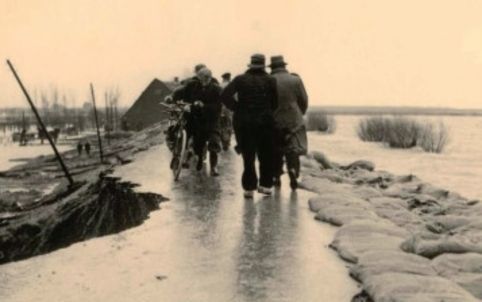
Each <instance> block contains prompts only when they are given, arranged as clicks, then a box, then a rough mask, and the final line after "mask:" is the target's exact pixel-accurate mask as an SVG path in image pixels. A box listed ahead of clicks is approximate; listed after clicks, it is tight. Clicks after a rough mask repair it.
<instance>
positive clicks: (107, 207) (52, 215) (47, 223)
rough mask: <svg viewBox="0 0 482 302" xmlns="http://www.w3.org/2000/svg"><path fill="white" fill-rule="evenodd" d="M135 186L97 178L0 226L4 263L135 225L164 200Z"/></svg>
mask: <svg viewBox="0 0 482 302" xmlns="http://www.w3.org/2000/svg"><path fill="white" fill-rule="evenodd" d="M134 186H135V185H133V184H131V183H129V182H121V181H119V180H118V179H116V178H111V177H99V179H98V180H97V181H96V182H94V183H93V184H86V185H84V187H82V188H79V189H78V190H77V191H76V192H74V193H72V194H71V195H69V196H67V197H66V198H63V199H62V200H60V201H58V202H56V203H54V204H51V205H49V206H44V207H42V209H41V211H33V212H30V213H26V214H25V215H24V216H22V217H21V218H19V219H17V220H15V221H14V222H13V223H12V225H7V226H3V227H2V228H1V229H0V240H1V247H0V250H1V255H0V256H1V258H0V263H6V262H9V261H14V260H20V259H24V258H28V257H31V256H34V255H39V254H43V253H46V252H50V251H53V250H56V249H59V248H62V247H66V246H68V245H70V244H72V243H75V242H78V241H82V240H86V239H89V238H93V237H98V236H103V235H108V234H112V233H117V232H120V231H122V230H125V229H128V228H131V227H134V226H137V225H139V224H141V223H142V222H143V221H144V220H145V219H147V218H148V216H149V212H151V211H153V210H155V209H158V208H159V203H160V202H161V201H163V200H165V198H163V197H162V196H160V195H158V194H153V193H137V192H135V191H134V190H133V189H132V188H133V187H134Z"/></svg>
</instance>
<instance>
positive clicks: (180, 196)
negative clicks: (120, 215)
mask: <svg viewBox="0 0 482 302" xmlns="http://www.w3.org/2000/svg"><path fill="white" fill-rule="evenodd" d="M240 161H241V159H240V157H238V156H236V155H235V154H234V152H232V151H228V152H227V153H224V154H223V156H222V157H221V166H220V172H221V176H220V177H217V178H213V177H210V176H208V175H207V172H206V171H205V170H203V171H202V172H195V171H192V172H187V171H186V170H183V172H182V173H183V174H181V179H180V181H179V182H173V181H172V177H171V173H170V171H169V169H168V164H169V154H168V151H167V150H166V148H165V146H158V147H155V148H153V149H150V150H148V151H146V152H143V153H140V154H139V155H138V158H137V159H136V161H135V162H133V163H131V164H129V165H126V166H122V167H120V168H118V169H117V170H116V173H115V174H116V175H118V176H121V177H122V178H123V179H125V180H129V181H133V182H136V183H139V184H141V186H140V187H138V188H137V190H139V191H145V192H157V193H160V194H162V195H164V196H166V197H169V198H170V201H168V202H165V203H162V204H161V210H159V211H155V212H152V213H151V217H150V219H148V220H147V221H146V222H145V223H144V224H143V225H141V226H139V227H136V228H133V229H130V230H127V231H124V232H122V233H119V234H116V235H111V236H106V237H102V238H96V239H92V240H89V241H86V242H82V243H77V244H74V245H72V246H70V247H68V248H65V249H62V250H58V251H56V252H52V253H50V254H47V255H43V256H38V257H34V258H31V259H28V260H25V261H21V262H17V263H10V264H7V265H3V266H0V278H1V280H2V282H1V285H0V300H1V301H4V302H7V301H22V302H28V301H35V302H42V301H49V302H50V301H82V302H85V301H116V302H117V301H183V302H184V301H223V302H224V301H305V302H309V301H330V302H336V301H350V300H351V298H352V297H353V295H354V294H356V293H357V291H358V289H357V286H356V284H355V282H354V281H353V280H351V279H350V277H349V276H348V270H347V268H346V267H345V264H344V263H343V262H342V261H341V260H340V259H339V258H338V256H337V255H336V254H335V253H334V252H333V251H332V250H331V249H330V248H328V244H329V243H330V242H331V240H332V238H333V235H334V232H335V231H336V229H335V228H333V227H331V226H329V225H326V224H323V223H320V222H317V221H315V220H314V219H313V214H312V213H310V211H309V209H308V204H307V200H308V198H309V196H310V193H308V192H304V191H302V190H299V191H298V192H297V193H291V192H290V190H289V189H287V188H286V185H287V183H288V181H287V179H283V182H284V187H283V189H282V190H281V191H277V192H276V193H275V194H274V196H272V197H262V196H259V195H255V198H254V199H253V200H245V199H244V198H243V197H242V190H241V188H240V184H239V183H240V180H239V179H240V173H241V162H240ZM72 227H73V228H75V227H76V226H75V225H72Z"/></svg>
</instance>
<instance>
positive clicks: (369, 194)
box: [352, 186, 383, 200]
mask: <svg viewBox="0 0 482 302" xmlns="http://www.w3.org/2000/svg"><path fill="white" fill-rule="evenodd" d="M352 192H353V194H354V195H356V196H358V197H360V198H362V199H365V200H370V199H371V198H376V197H382V196H383V194H382V193H381V192H380V191H379V190H377V189H375V188H372V187H367V186H359V187H356V188H354V189H353V191H352Z"/></svg>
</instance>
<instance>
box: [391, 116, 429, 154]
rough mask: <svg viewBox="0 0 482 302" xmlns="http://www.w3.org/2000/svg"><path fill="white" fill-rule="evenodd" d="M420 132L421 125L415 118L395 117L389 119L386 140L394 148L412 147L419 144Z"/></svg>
mask: <svg viewBox="0 0 482 302" xmlns="http://www.w3.org/2000/svg"><path fill="white" fill-rule="evenodd" d="M420 132H421V125H420V123H418V122H416V121H415V120H412V119H408V118H404V117H394V118H391V119H389V120H387V123H386V130H385V136H384V142H386V143H388V145H389V146H390V147H392V148H402V149H407V148H412V147H415V146H416V145H417V139H418V136H419V133H420Z"/></svg>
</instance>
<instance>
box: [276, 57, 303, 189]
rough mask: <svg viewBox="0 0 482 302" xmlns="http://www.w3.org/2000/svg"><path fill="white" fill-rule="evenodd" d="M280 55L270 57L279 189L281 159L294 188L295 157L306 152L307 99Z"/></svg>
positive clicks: (296, 163)
mask: <svg viewBox="0 0 482 302" xmlns="http://www.w3.org/2000/svg"><path fill="white" fill-rule="evenodd" d="M286 65H287V63H286V62H285V61H284V59H283V56H274V57H271V64H270V65H269V66H270V67H271V75H272V76H273V77H274V78H275V79H276V83H277V94H278V108H277V109H276V111H275V112H274V119H275V150H274V151H275V152H274V165H275V167H274V173H275V178H274V184H275V185H276V186H281V181H280V176H281V174H283V158H285V160H286V165H287V168H288V175H289V177H290V186H291V188H292V189H293V190H296V188H297V187H298V182H297V178H298V177H299V173H300V160H299V156H300V155H303V154H306V152H307V138H306V128H305V125H304V120H303V115H304V114H305V113H306V110H307V108H308V96H307V94H306V90H305V87H304V85H303V81H302V80H301V78H300V77H299V76H298V75H296V74H292V73H289V72H288V70H287V69H286Z"/></svg>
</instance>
